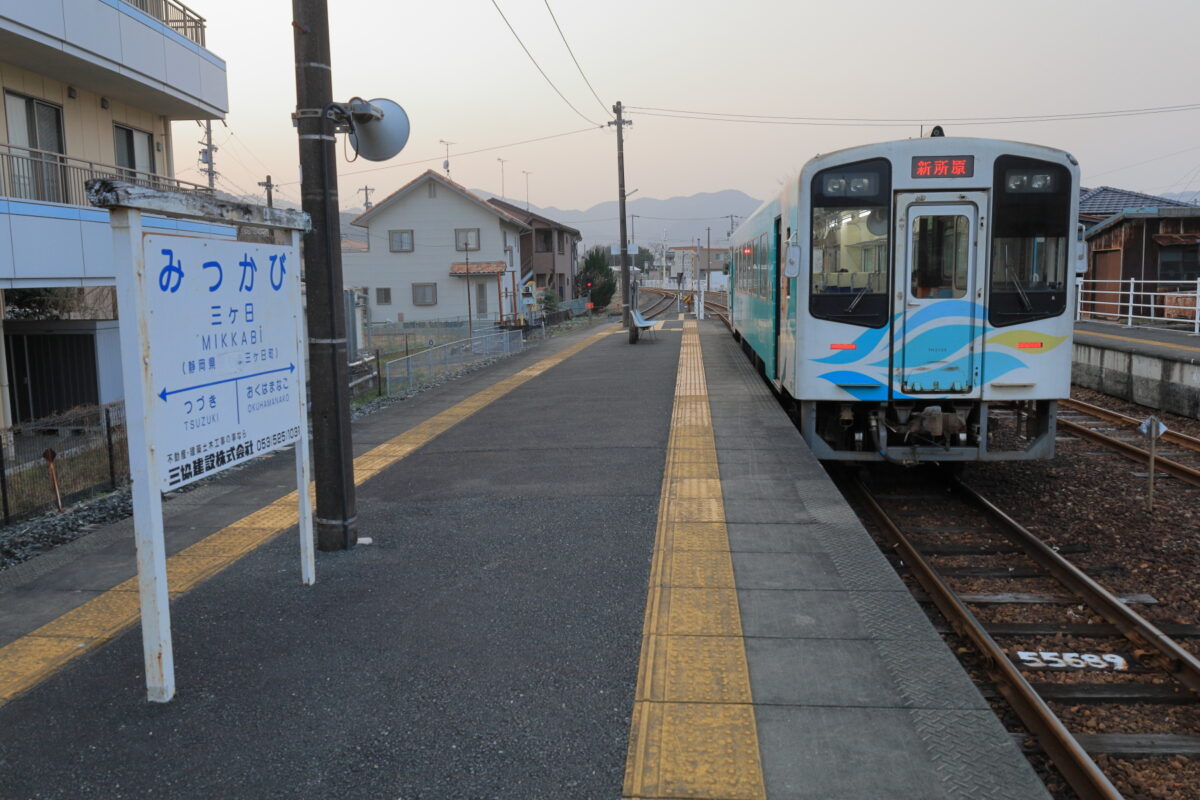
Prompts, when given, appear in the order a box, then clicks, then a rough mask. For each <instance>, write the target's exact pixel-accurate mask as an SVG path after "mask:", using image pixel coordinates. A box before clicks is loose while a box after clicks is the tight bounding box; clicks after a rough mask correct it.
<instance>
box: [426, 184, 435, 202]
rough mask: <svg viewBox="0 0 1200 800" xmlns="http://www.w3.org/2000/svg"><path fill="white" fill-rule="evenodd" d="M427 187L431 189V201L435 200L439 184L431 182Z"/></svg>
mask: <svg viewBox="0 0 1200 800" xmlns="http://www.w3.org/2000/svg"><path fill="white" fill-rule="evenodd" d="M426 185H427V186H428V187H429V199H430V200H432V199H433V198H435V197H437V184H436V183H434V182H433V181H430V182H429V183H428V184H426Z"/></svg>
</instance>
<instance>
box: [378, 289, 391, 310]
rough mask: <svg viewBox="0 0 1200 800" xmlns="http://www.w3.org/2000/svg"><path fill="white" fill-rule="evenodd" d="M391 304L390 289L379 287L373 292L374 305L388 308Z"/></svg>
mask: <svg viewBox="0 0 1200 800" xmlns="http://www.w3.org/2000/svg"><path fill="white" fill-rule="evenodd" d="M391 304H392V288H391V287H390V286H380V287H378V288H377V289H376V290H375V305H377V306H390V305H391Z"/></svg>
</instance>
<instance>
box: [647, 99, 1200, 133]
mask: <svg viewBox="0 0 1200 800" xmlns="http://www.w3.org/2000/svg"><path fill="white" fill-rule="evenodd" d="M629 110H630V111H637V112H640V113H641V114H643V115H644V116H650V117H664V118H667V119H691V120H707V121H710V122H742V123H752V124H758V125H812V126H855V127H900V126H908V125H918V124H928V123H929V122H930V121H937V122H940V123H952V124H955V125H963V126H966V125H1009V124H1017V123H1023V122H1060V121H1067V120H1080V119H1109V118H1113V117H1137V116H1145V115H1148V114H1174V113H1179V112H1182V111H1197V110H1200V103H1187V104H1182V105H1173V106H1153V107H1149V108H1127V109H1118V110H1113V111H1082V112H1075V113H1069V114H1027V115H1022V116H994V117H985V116H979V117H939V116H936V115H930V116H927V117H919V118H916V117H914V118H900V117H799V116H783V115H778V114H735V113H728V112H716V111H696V110H688V109H678V108H655V107H652V106H630V107H629Z"/></svg>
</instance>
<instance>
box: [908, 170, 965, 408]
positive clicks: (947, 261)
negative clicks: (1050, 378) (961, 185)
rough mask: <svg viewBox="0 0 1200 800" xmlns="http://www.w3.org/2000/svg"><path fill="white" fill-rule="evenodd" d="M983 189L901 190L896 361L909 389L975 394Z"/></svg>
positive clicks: (913, 392)
mask: <svg viewBox="0 0 1200 800" xmlns="http://www.w3.org/2000/svg"><path fill="white" fill-rule="evenodd" d="M986 207H987V194H986V193H985V192H966V193H960V192H929V193H924V194H904V193H902V194H899V195H897V198H896V210H897V214H896V218H897V225H898V226H899V227H900V231H899V234H900V235H898V236H897V237H896V248H897V252H896V264H897V270H896V274H897V276H898V278H899V279H900V281H901V283H900V285H898V286H896V297H897V300H898V301H899V300H902V305H901V307H900V308H899V309H898V310H899V311H900V312H901V314H902V316H903V321H902V323H901V336H900V340H899V341H898V343H897V344H898V345H899V346H898V348H897V350H896V351H895V356H894V358H895V362H894V367H895V369H896V370H897V371H898V372H899V378H900V380H899V383H900V391H901V392H903V393H904V394H907V395H921V394H936V395H959V396H963V397H969V396H978V394H979V386H980V382H981V381H980V369H981V365H982V357H983V354H982V352H977V341H976V340H977V338H978V337H977V334H978V333H980V332H981V326H982V325H983V318H982V299H981V293H982V287H983V286H984V280H983V276H982V274H981V270H982V268H983V263H984V260H983V258H982V257H981V256H980V254H979V246H978V245H979V233H980V222H981V219H980V209H981V208H986Z"/></svg>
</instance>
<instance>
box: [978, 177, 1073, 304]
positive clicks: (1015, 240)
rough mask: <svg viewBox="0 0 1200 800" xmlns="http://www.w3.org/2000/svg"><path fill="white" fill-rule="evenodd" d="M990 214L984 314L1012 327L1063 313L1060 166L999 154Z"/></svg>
mask: <svg viewBox="0 0 1200 800" xmlns="http://www.w3.org/2000/svg"><path fill="white" fill-rule="evenodd" d="M994 186H995V201H994V202H995V212H994V217H993V230H992V264H991V282H990V289H991V290H990V292H989V294H990V299H989V303H988V318H989V321H990V322H991V323H992V325H994V326H996V327H1002V326H1004V325H1016V324H1017V323H1021V322H1030V321H1032V320H1036V319H1042V318H1045V317H1054V316H1058V315H1059V314H1061V313H1063V311H1064V309H1065V308H1066V303H1067V284H1066V281H1067V249H1068V238H1067V235H1068V232H1069V231H1070V229H1071V177H1070V173H1069V172H1068V171H1067V169H1066V168H1065V167H1063V166H1062V165H1060V164H1052V163H1050V162H1046V161H1038V160H1036V159H1032V158H1021V157H1018V156H1001V157H1000V158H998V159H996V167H995V178H994Z"/></svg>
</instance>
